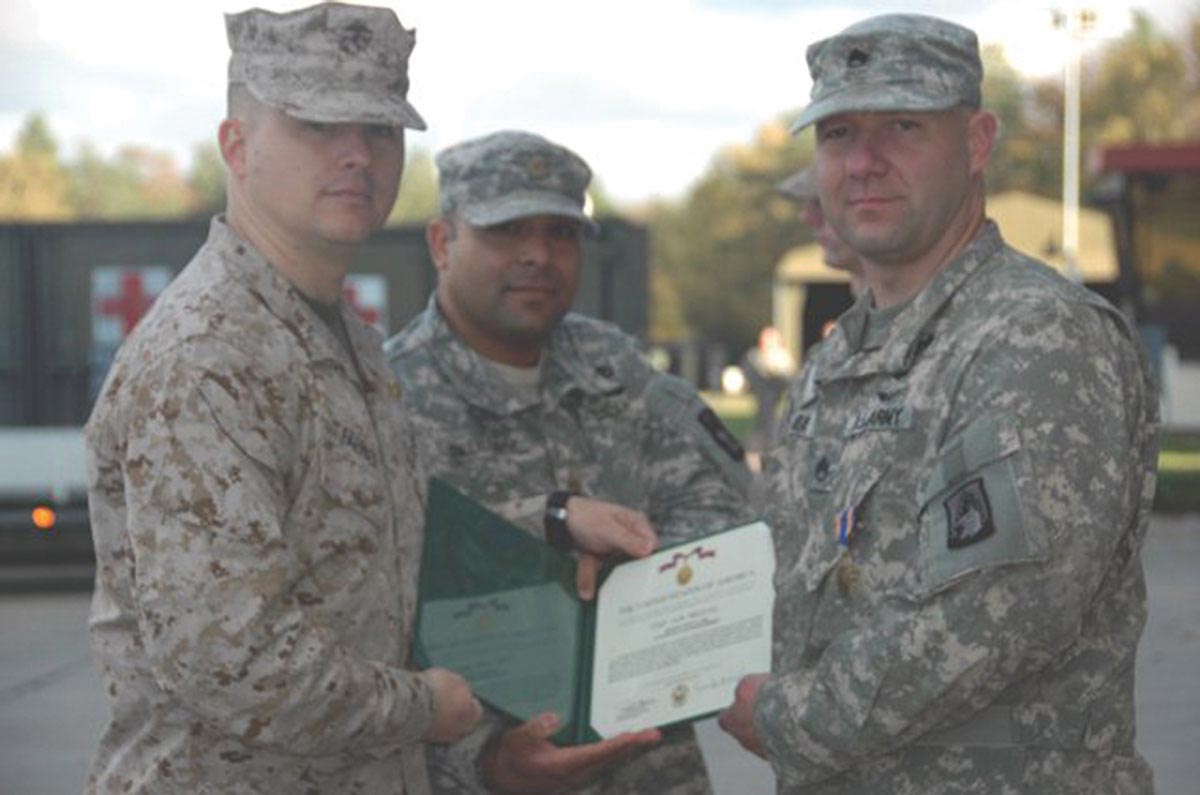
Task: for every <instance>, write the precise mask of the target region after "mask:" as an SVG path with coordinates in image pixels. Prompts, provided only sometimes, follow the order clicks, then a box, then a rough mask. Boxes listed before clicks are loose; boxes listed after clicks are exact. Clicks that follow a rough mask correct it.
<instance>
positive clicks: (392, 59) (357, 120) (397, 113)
mask: <svg viewBox="0 0 1200 795" xmlns="http://www.w3.org/2000/svg"><path fill="white" fill-rule="evenodd" d="M225 30H226V33H227V35H228V37H229V49H230V50H231V51H232V52H231V55H230V57H229V82H230V84H233V83H241V84H243V85H245V86H246V87H247V88H249V89H250V92H251V93H252V94H254V96H255V97H257V98H258V99H259V100H260V101H261V102H264V103H265V104H267V105H270V106H271V107H273V108H276V109H278V110H281V111H283V112H284V113H286V114H287V115H289V116H292V117H293V118H297V119H304V120H305V121H317V122H328V123H339V122H344V123H352V124H388V125H396V126H401V127H408V128H411V129H414V130H424V129H425V120H424V119H422V118H421V115H420V114H419V113H417V111H416V109H415V108H414V107H413V106H412V105H410V104H409V103H408V99H407V96H408V56H409V54H410V53H412V49H413V46H414V44H415V43H416V36H415V35H414V34H413V32H412V31H408V30H405V29H404V27H403V26H401V24H400V20H399V19H397V18H396V14H395V13H394V12H393V11H392V10H391V9H389V8H375V7H371V6H353V5H346V4H343V3H322V4H320V5H315V6H311V7H309V8H304V9H301V10H299V11H291V12H288V13H285V14H276V13H273V12H271V11H263V10H262V9H260V8H253V9H250V10H249V11H243V12H241V13H239V14H226V15H225Z"/></svg>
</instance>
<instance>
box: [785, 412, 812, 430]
mask: <svg viewBox="0 0 1200 795" xmlns="http://www.w3.org/2000/svg"><path fill="white" fill-rule="evenodd" d="M789 427H790V428H791V433H792V435H793V436H808V431H809V429H810V428H811V427H812V414H810V413H808V412H807V411H799V412H796V414H795V415H794V416H793V417H792V421H791V424H790V425H789Z"/></svg>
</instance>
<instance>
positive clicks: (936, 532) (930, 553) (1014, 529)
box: [917, 415, 1042, 598]
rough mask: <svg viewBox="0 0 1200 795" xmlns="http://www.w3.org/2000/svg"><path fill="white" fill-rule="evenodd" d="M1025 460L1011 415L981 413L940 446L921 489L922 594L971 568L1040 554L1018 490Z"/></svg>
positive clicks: (1025, 559)
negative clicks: (979, 416)
mask: <svg viewBox="0 0 1200 795" xmlns="http://www.w3.org/2000/svg"><path fill="white" fill-rule="evenodd" d="M1027 465H1028V462H1027V461H1026V454H1025V453H1024V451H1023V450H1022V448H1021V436H1020V433H1019V432H1018V430H1017V427H1016V423H1015V422H1013V421H1012V419H1011V418H1010V417H1008V416H1007V415H995V416H987V417H981V418H980V419H978V420H976V421H975V422H973V423H972V424H971V425H969V426H968V427H967V428H966V429H964V430H963V431H962V432H961V433H959V434H958V435H957V436H955V437H954V438H952V439H950V440H949V441H948V442H947V443H946V444H945V445H944V446H943V447H942V449H941V451H940V453H939V454H938V459H937V462H936V464H935V465H934V467H933V469H932V471H931V472H930V474H929V477H928V478H926V480H925V481H924V483H922V484H921V487H920V490H919V492H918V495H917V496H918V500H919V502H920V505H921V509H920V515H919V522H920V553H919V560H918V574H919V586H918V592H917V596H918V597H919V598H924V597H927V596H930V595H932V594H934V593H937V592H938V591H941V590H943V589H945V588H947V587H950V586H951V585H953V584H954V583H955V582H957V581H958V580H960V579H962V578H963V577H965V576H967V575H969V574H971V573H973V572H977V571H981V570H983V569H986V568H989V567H992V566H1000V565H1005V564H1013V563H1022V562H1030V561H1036V560H1040V559H1041V557H1042V556H1041V552H1040V550H1038V549H1037V548H1036V544H1035V542H1034V535H1033V533H1032V532H1031V530H1032V529H1033V528H1032V527H1031V526H1030V524H1031V522H1032V521H1033V519H1032V517H1031V516H1030V514H1029V512H1028V511H1027V509H1026V507H1025V506H1024V505H1023V504H1022V501H1021V494H1020V492H1019V491H1018V490H1017V482H1018V474H1019V471H1020V469H1021V468H1022V467H1026V466H1027Z"/></svg>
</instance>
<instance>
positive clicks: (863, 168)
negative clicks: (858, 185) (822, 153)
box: [845, 131, 884, 177]
mask: <svg viewBox="0 0 1200 795" xmlns="http://www.w3.org/2000/svg"><path fill="white" fill-rule="evenodd" d="M880 143H881V142H880V138H879V136H877V135H875V134H874V133H873V132H870V131H867V132H864V133H863V134H861V135H858V136H855V138H854V140H853V141H852V142H851V143H849V144H848V147H849V148H848V151H847V152H846V157H845V168H846V173H847V174H848V175H850V176H854V177H862V176H866V175H868V174H872V173H878V171H879V170H880V169H881V168H882V167H883V163H884V161H883V157H882V156H881V153H880V152H881V150H880Z"/></svg>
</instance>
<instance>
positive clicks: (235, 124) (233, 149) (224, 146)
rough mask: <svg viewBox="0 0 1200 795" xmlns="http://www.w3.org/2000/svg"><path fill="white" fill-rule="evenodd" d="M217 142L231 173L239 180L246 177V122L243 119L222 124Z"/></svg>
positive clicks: (228, 120) (227, 120)
mask: <svg viewBox="0 0 1200 795" xmlns="http://www.w3.org/2000/svg"><path fill="white" fill-rule="evenodd" d="M217 142H218V144H219V145H220V148H221V159H222V160H224V161H225V165H226V167H228V168H229V173H230V174H232V175H233V176H234V177H236V178H238V179H241V178H242V177H244V176H246V122H245V121H243V120H242V119H226V120H225V121H223V122H221V126H220V127H219V128H217Z"/></svg>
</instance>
